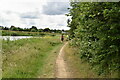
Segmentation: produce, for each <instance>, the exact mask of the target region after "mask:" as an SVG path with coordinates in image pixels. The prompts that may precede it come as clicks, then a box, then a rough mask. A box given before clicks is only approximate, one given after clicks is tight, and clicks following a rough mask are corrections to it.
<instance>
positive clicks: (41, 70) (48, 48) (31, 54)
mask: <svg viewBox="0 0 120 80" xmlns="http://www.w3.org/2000/svg"><path fill="white" fill-rule="evenodd" d="M2 43H3V45H2V46H3V50H2V54H3V78H37V77H44V74H46V76H47V75H48V76H49V77H54V75H53V74H51V73H53V70H52V69H53V68H54V65H51V66H46V65H48V64H54V62H55V58H56V56H57V54H56V53H54V51H55V52H56V50H58V49H59V47H60V45H61V43H60V41H59V37H57V36H55V37H46V38H29V39H21V40H16V41H9V40H7V41H5V40H3V42H2ZM56 48H57V49H56ZM54 49H55V50H54ZM50 56H51V57H50ZM46 60H47V63H48V64H47V63H46ZM45 66H46V67H47V68H45ZM45 69H49V70H50V72H49V71H47V70H45ZM45 71H46V72H45ZM48 72H49V73H48Z"/></svg>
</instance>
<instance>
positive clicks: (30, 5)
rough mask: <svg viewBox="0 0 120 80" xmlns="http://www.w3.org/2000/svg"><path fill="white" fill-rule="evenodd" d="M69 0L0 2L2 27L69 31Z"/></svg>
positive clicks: (15, 0) (0, 22)
mask: <svg viewBox="0 0 120 80" xmlns="http://www.w3.org/2000/svg"><path fill="white" fill-rule="evenodd" d="M69 7H70V5H69V0H0V26H7V27H10V26H11V25H13V26H16V27H21V28H31V26H36V27H37V28H38V29H40V28H43V29H44V28H50V29H61V30H62V29H64V30H68V29H69V27H67V19H69V18H70V17H67V16H65V14H66V13H68V9H67V8H69Z"/></svg>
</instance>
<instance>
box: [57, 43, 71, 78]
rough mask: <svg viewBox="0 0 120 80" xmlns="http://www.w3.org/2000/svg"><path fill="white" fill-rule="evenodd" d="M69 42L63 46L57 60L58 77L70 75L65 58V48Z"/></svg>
mask: <svg viewBox="0 0 120 80" xmlns="http://www.w3.org/2000/svg"><path fill="white" fill-rule="evenodd" d="M67 44H68V43H65V44H64V46H63V47H62V48H61V50H60V52H59V55H58V57H57V60H56V72H55V76H56V78H68V75H69V73H68V72H67V71H66V65H65V61H64V59H63V56H64V51H63V49H64V47H65V46H66V45H67Z"/></svg>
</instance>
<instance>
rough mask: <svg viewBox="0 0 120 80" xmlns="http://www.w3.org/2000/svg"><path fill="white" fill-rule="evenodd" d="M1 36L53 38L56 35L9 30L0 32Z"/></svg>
mask: <svg viewBox="0 0 120 80" xmlns="http://www.w3.org/2000/svg"><path fill="white" fill-rule="evenodd" d="M0 31H1V32H2V36H46V35H50V36H54V35H56V34H58V33H49V32H27V31H11V30H0Z"/></svg>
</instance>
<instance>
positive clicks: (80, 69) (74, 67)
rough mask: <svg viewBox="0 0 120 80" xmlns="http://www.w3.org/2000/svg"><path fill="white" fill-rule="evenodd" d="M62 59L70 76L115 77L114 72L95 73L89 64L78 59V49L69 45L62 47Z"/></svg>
mask: <svg viewBox="0 0 120 80" xmlns="http://www.w3.org/2000/svg"><path fill="white" fill-rule="evenodd" d="M64 52H65V55H64V59H65V61H66V65H67V71H69V72H70V76H69V77H70V78H117V77H118V76H117V74H116V73H112V74H111V75H101V76H98V75H97V73H96V72H95V71H94V70H93V69H91V67H90V65H89V64H88V63H87V62H85V61H83V60H81V59H80V55H79V53H78V49H76V48H73V47H71V46H69V44H68V45H67V46H66V47H65V48H64Z"/></svg>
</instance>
